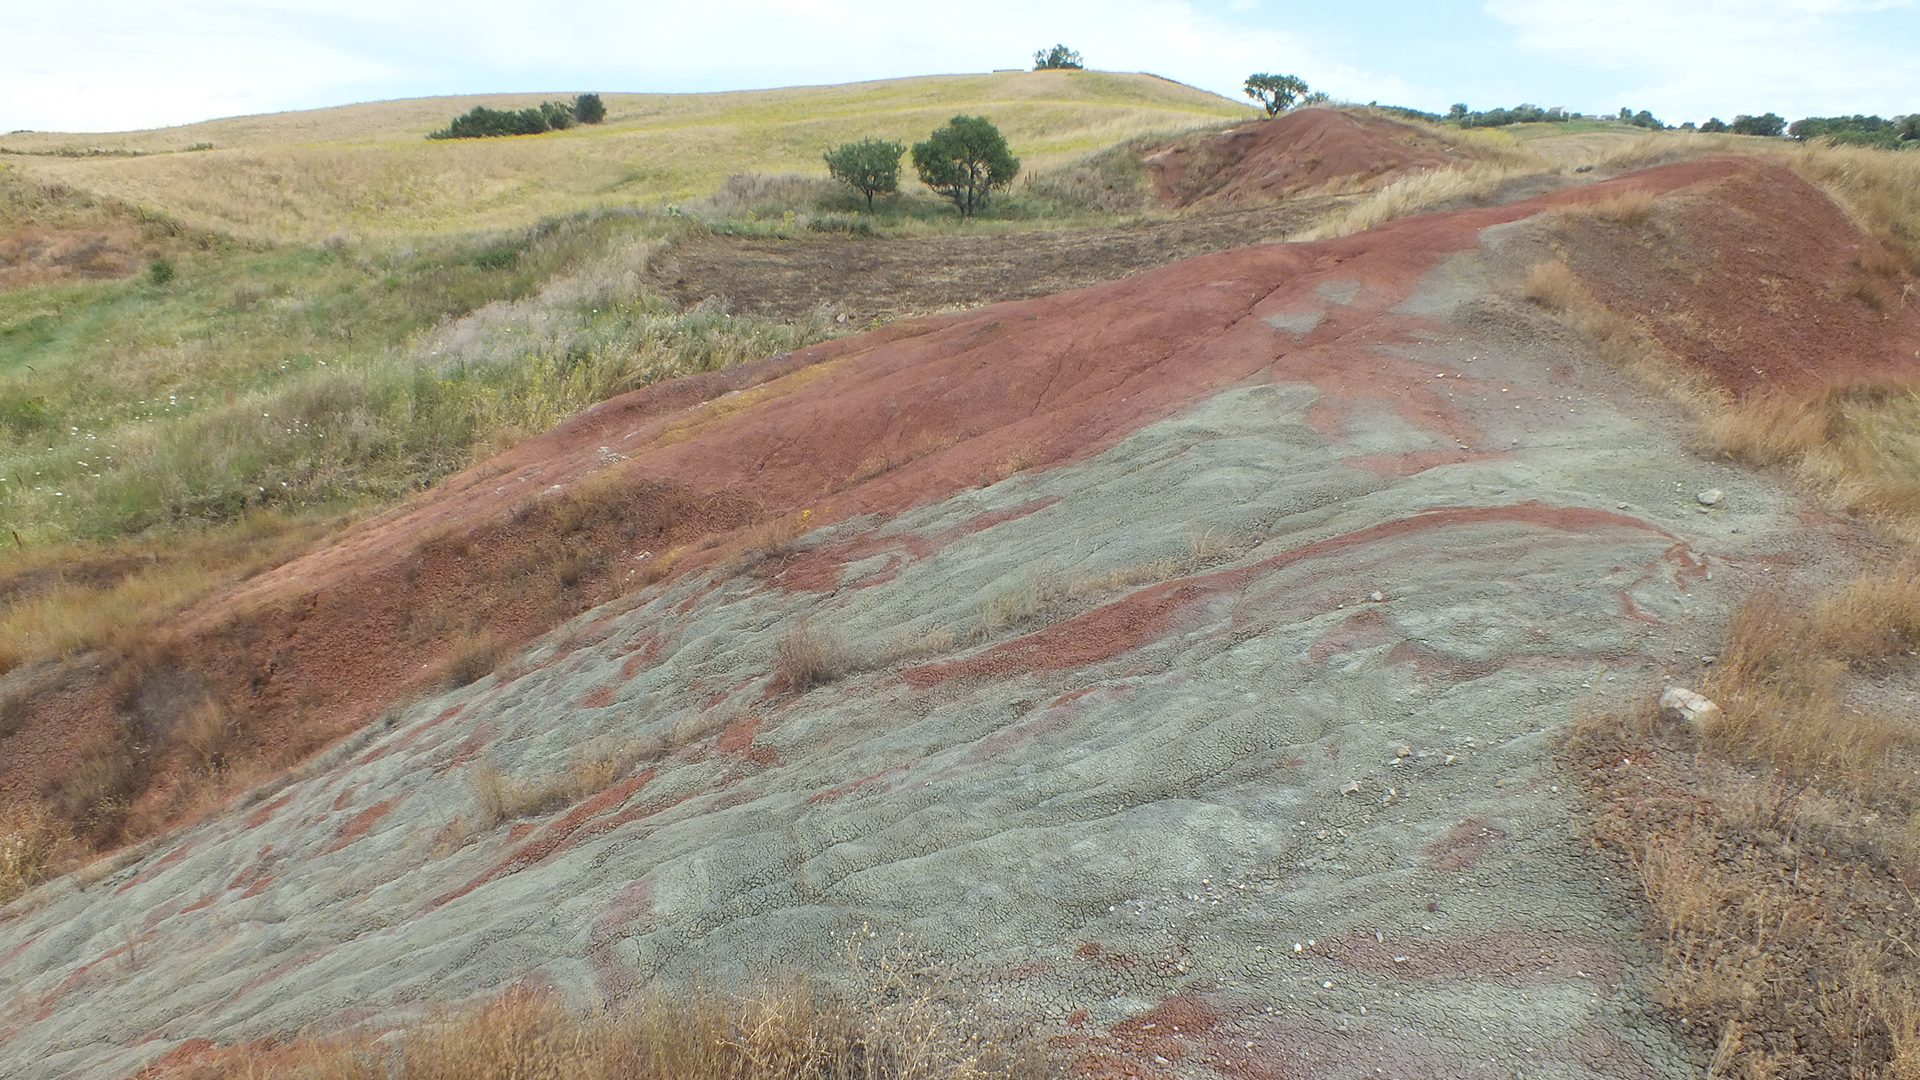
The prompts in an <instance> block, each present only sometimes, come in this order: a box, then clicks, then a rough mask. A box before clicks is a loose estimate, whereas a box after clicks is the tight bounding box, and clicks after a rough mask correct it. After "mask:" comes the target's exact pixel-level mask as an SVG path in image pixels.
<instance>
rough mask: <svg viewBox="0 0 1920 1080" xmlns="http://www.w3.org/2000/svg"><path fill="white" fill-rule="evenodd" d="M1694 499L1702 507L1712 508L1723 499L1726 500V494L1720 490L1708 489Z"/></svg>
mask: <svg viewBox="0 0 1920 1080" xmlns="http://www.w3.org/2000/svg"><path fill="white" fill-rule="evenodd" d="M1694 498H1695V499H1696V500H1698V501H1699V503H1700V505H1701V506H1712V505H1714V504H1715V503H1718V502H1719V501H1720V500H1721V499H1724V498H1726V493H1725V492H1723V491H1721V490H1720V489H1719V488H1708V489H1707V490H1705V491H1703V492H1701V493H1700V494H1698V495H1695V496H1694Z"/></svg>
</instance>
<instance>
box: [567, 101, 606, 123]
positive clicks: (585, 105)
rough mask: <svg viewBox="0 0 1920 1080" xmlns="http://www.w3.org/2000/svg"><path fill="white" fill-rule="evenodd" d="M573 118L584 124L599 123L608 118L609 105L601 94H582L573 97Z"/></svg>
mask: <svg viewBox="0 0 1920 1080" xmlns="http://www.w3.org/2000/svg"><path fill="white" fill-rule="evenodd" d="M573 118H574V119H575V120H578V121H579V122H580V123H582V124H597V123H599V122H600V121H602V120H605V119H606V118H607V107H606V106H605V105H603V104H601V102H600V95H599V94H580V95H578V96H576V97H575V98H574V99H573Z"/></svg>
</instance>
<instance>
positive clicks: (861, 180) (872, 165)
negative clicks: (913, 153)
mask: <svg viewBox="0 0 1920 1080" xmlns="http://www.w3.org/2000/svg"><path fill="white" fill-rule="evenodd" d="M905 150H906V147H904V146H901V145H900V144H899V143H897V142H887V141H885V140H884V139H861V140H860V141H859V142H850V143H841V144H840V145H839V146H836V147H834V148H833V149H831V150H829V151H827V152H826V153H825V154H823V155H821V156H823V157H824V158H826V161H827V172H828V173H829V174H830V175H832V177H833V178H834V179H835V180H838V181H840V182H841V183H843V184H845V185H847V186H848V187H850V188H852V189H853V190H855V191H857V192H859V193H860V194H862V195H865V196H866V197H867V209H868V210H872V209H873V197H874V196H875V195H887V194H891V193H893V192H896V191H899V190H900V155H901V154H902V153H903V152H905Z"/></svg>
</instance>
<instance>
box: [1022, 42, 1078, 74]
mask: <svg viewBox="0 0 1920 1080" xmlns="http://www.w3.org/2000/svg"><path fill="white" fill-rule="evenodd" d="M1085 66H1086V65H1085V64H1084V63H1082V62H1081V60H1080V50H1078V49H1069V48H1067V47H1066V46H1065V45H1055V46H1054V47H1053V48H1051V49H1040V50H1037V51H1035V52H1034V54H1033V70H1035V71H1078V70H1080V69H1081V68H1083V67H1085Z"/></svg>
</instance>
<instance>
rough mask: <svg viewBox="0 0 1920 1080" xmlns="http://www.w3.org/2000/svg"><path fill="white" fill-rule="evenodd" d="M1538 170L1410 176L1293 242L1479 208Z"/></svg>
mask: <svg viewBox="0 0 1920 1080" xmlns="http://www.w3.org/2000/svg"><path fill="white" fill-rule="evenodd" d="M1540 171H1544V169H1543V168H1542V167H1541V166H1539V165H1538V164H1535V165H1532V166H1528V167H1516V166H1515V165H1513V164H1511V163H1477V164H1473V165H1465V166H1453V167H1450V168H1445V169H1429V170H1427V171H1426V172H1420V173H1414V174H1413V175H1411V176H1407V177H1402V178H1401V179H1399V180H1395V181H1394V182H1393V183H1391V184H1388V185H1387V186H1386V187H1383V188H1381V189H1380V190H1379V191H1377V192H1375V193H1374V194H1373V195H1372V196H1370V197H1369V198H1367V199H1365V200H1363V201H1361V202H1358V203H1355V204H1354V205H1352V206H1350V207H1348V208H1347V209H1346V210H1345V211H1344V212H1343V213H1341V214H1340V216H1339V217H1336V218H1334V219H1333V220H1331V221H1328V222H1327V223H1325V224H1323V225H1320V226H1317V227H1315V228H1313V229H1311V230H1309V231H1307V232H1305V233H1302V234H1301V235H1300V236H1298V237H1294V238H1293V239H1298V240H1325V239H1331V238H1333V237H1340V236H1352V235H1353V234H1354V233H1359V232H1365V231H1367V230H1368V229H1371V228H1373V227H1375V226H1377V225H1384V224H1386V223H1387V222H1389V221H1393V220H1395V219H1397V218H1403V217H1411V216H1412V215H1414V214H1424V213H1426V212H1428V211H1430V210H1439V209H1445V208H1448V207H1456V206H1472V205H1483V204H1485V203H1486V202H1487V200H1489V199H1491V198H1493V196H1494V194H1495V193H1496V192H1498V191H1499V190H1500V188H1501V187H1502V186H1503V185H1505V184H1506V183H1507V182H1508V181H1510V180H1514V179H1516V178H1518V177H1521V176H1524V175H1527V174H1529V173H1532V172H1540Z"/></svg>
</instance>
